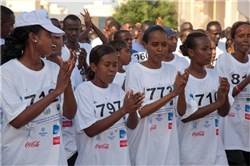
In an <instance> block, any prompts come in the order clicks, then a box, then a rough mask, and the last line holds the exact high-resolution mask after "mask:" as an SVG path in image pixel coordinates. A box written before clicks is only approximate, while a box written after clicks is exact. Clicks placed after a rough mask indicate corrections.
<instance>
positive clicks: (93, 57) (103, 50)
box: [86, 44, 116, 80]
mask: <svg viewBox="0 0 250 166" xmlns="http://www.w3.org/2000/svg"><path fill="white" fill-rule="evenodd" d="M110 53H116V51H115V50H114V48H113V47H111V46H110V45H107V44H103V45H98V46H95V47H94V48H93V49H92V50H91V52H90V55H89V64H90V65H91V64H92V63H93V64H95V65H98V63H99V62H100V59H101V58H102V57H103V56H104V55H106V54H110ZM86 76H87V79H88V80H93V79H94V77H95V73H94V72H93V71H92V70H91V67H89V68H88V69H87V72H86Z"/></svg>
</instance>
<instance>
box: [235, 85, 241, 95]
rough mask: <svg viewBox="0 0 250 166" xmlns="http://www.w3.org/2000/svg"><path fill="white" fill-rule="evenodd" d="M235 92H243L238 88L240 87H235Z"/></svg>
mask: <svg viewBox="0 0 250 166" xmlns="http://www.w3.org/2000/svg"><path fill="white" fill-rule="evenodd" d="M235 90H236V92H238V93H240V92H241V89H240V88H239V87H238V85H236V86H235Z"/></svg>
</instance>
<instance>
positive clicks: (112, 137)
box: [108, 131, 115, 140]
mask: <svg viewBox="0 0 250 166" xmlns="http://www.w3.org/2000/svg"><path fill="white" fill-rule="evenodd" d="M108 138H109V139H110V140H113V139H114V138H115V135H114V132H113V131H111V132H110V133H109V136H108Z"/></svg>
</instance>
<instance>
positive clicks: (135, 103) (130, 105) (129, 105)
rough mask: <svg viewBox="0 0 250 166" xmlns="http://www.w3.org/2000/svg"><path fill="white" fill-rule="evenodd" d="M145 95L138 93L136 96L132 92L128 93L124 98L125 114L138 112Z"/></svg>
mask: <svg viewBox="0 0 250 166" xmlns="http://www.w3.org/2000/svg"><path fill="white" fill-rule="evenodd" d="M144 97H145V96H144V94H143V93H141V92H137V93H135V94H134V92H133V91H132V90H130V91H128V92H127V93H126V95H125V97H124V103H123V106H122V107H123V110H125V112H124V113H125V114H127V113H133V112H136V110H138V109H139V108H140V107H141V106H142V103H143V99H144Z"/></svg>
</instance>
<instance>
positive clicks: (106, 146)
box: [95, 144, 109, 149]
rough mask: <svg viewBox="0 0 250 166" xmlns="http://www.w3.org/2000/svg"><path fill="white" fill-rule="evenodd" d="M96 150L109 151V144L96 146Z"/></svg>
mask: <svg viewBox="0 0 250 166" xmlns="http://www.w3.org/2000/svg"><path fill="white" fill-rule="evenodd" d="M95 149H109V144H96V145H95Z"/></svg>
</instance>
